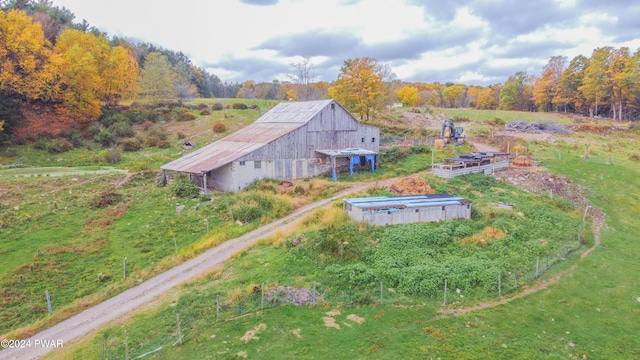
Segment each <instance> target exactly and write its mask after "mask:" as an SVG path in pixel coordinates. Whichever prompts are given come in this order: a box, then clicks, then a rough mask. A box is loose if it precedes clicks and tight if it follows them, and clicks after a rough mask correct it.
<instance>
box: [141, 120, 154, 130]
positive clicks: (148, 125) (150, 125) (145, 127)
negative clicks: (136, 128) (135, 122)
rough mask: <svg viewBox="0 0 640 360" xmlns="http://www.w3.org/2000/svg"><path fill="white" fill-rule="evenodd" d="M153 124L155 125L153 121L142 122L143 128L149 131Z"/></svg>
mask: <svg viewBox="0 0 640 360" xmlns="http://www.w3.org/2000/svg"><path fill="white" fill-rule="evenodd" d="M152 126H153V122H151V121H149V120H146V121H145V122H143V123H142V130H144V131H147V130H149V129H151V127H152Z"/></svg>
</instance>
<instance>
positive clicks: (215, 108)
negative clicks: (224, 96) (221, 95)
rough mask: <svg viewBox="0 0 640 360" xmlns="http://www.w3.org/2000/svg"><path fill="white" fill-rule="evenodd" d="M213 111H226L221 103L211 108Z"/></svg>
mask: <svg viewBox="0 0 640 360" xmlns="http://www.w3.org/2000/svg"><path fill="white" fill-rule="evenodd" d="M211 109H213V110H216V111H220V110H222V109H224V105H222V104H221V103H215V104H213V105H212V106H211Z"/></svg>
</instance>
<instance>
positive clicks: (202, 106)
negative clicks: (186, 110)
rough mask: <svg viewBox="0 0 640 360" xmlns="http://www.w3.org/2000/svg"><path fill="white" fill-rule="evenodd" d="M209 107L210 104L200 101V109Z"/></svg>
mask: <svg viewBox="0 0 640 360" xmlns="http://www.w3.org/2000/svg"><path fill="white" fill-rule="evenodd" d="M207 108H209V106H208V105H207V104H205V103H198V109H200V110H204V109H207Z"/></svg>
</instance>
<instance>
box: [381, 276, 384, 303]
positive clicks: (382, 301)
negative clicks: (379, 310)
mask: <svg viewBox="0 0 640 360" xmlns="http://www.w3.org/2000/svg"><path fill="white" fill-rule="evenodd" d="M382 304H384V297H383V295H382V281H380V305H382Z"/></svg>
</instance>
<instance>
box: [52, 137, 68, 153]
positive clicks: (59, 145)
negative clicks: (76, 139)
mask: <svg viewBox="0 0 640 360" xmlns="http://www.w3.org/2000/svg"><path fill="white" fill-rule="evenodd" d="M69 150H73V144H72V143H70V142H69V141H67V140H66V139H55V140H53V141H51V142H50V143H49V144H48V145H47V151H48V152H49V153H50V154H60V153H63V152H66V151H69Z"/></svg>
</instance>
